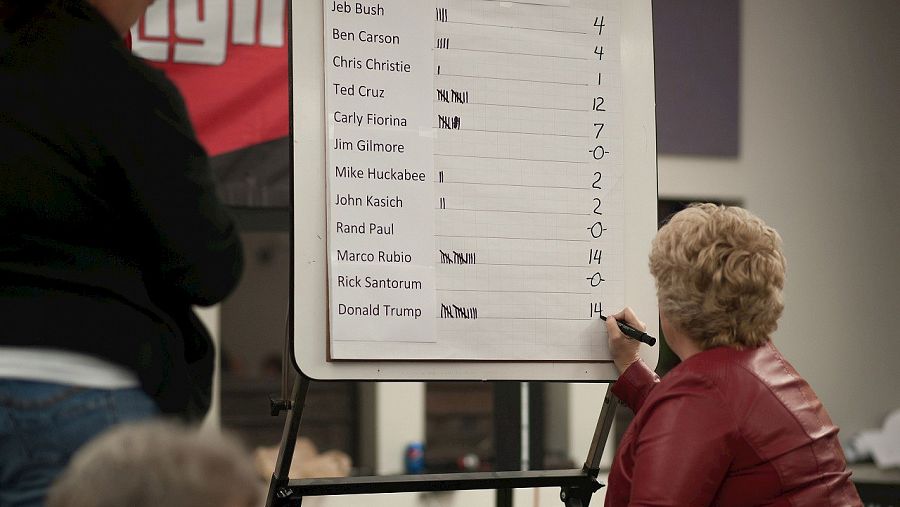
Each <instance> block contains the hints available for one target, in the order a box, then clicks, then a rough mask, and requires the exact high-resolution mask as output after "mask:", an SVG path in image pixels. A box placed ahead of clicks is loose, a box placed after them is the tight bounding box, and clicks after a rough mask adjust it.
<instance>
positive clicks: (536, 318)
mask: <svg viewBox="0 0 900 507" xmlns="http://www.w3.org/2000/svg"><path fill="white" fill-rule="evenodd" d="M478 320H594V319H585V318H578V317H574V318H565V317H478Z"/></svg>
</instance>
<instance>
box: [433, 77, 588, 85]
mask: <svg viewBox="0 0 900 507" xmlns="http://www.w3.org/2000/svg"><path fill="white" fill-rule="evenodd" d="M441 76H444V77H468V78H472V79H493V80H496V81H517V82H521V83H542V84H558V85H566V86H590V85H589V84H587V83H573V82H571V81H543V80H540V79H521V78H514V77H493V76H471V75H469V74H435V77H441Z"/></svg>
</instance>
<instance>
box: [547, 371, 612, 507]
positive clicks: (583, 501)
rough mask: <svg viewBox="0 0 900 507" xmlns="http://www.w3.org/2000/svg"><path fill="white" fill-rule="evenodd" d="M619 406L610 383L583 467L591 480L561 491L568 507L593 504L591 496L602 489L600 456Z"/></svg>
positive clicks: (563, 500) (561, 497) (584, 506)
mask: <svg viewBox="0 0 900 507" xmlns="http://www.w3.org/2000/svg"><path fill="white" fill-rule="evenodd" d="M618 407H619V399H618V398H616V397H615V395H613V393H612V384H610V386H609V387H608V388H607V390H606V397H605V398H603V408H602V409H601V410H600V417H599V418H597V427H596V428H595V429H594V438H593V440H592V441H591V448H590V450H589V451H588V456H587V459H586V460H585V461H584V466H583V467H582V470H583V471H584V473H585V476H586V478H588V479H589V481H588V482H586V483H585V485H583V486H572V487H568V488H563V489H562V491H560V493H559V499H560V500H562V502H563V503H564V504H565V506H566V507H588V506H589V505H590V504H591V497H592V496H593V494H594V493H595V492H596V491H597V490H598V489H600V487H601V485H600V483H599V482H597V475H598V474H599V473H600V458H602V457H603V449H604V448H605V447H606V441H607V440H609V430H610V429H611V428H612V423H613V420H614V419H615V417H616V409H617V408H618Z"/></svg>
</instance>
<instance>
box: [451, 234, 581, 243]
mask: <svg viewBox="0 0 900 507" xmlns="http://www.w3.org/2000/svg"><path fill="white" fill-rule="evenodd" d="M434 236H435V237H436V238H468V239H510V240H517V241H519V240H521V241H567V242H571V243H590V240H587V239H565V238H517V237H511V236H474V235H465V236H463V235H461V234H460V235H456V234H435V235H434Z"/></svg>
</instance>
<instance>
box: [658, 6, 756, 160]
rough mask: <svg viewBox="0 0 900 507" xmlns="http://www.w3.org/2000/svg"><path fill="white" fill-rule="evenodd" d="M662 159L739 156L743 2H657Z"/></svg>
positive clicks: (659, 132) (659, 125)
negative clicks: (664, 155) (672, 156)
mask: <svg viewBox="0 0 900 507" xmlns="http://www.w3.org/2000/svg"><path fill="white" fill-rule="evenodd" d="M653 37H654V41H653V47H654V51H655V54H656V131H657V147H658V151H659V153H666V154H690V155H710V156H737V155H738V153H739V145H738V139H739V129H738V125H739V123H738V119H739V117H740V116H739V115H740V100H739V84H740V2H739V0H653Z"/></svg>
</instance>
